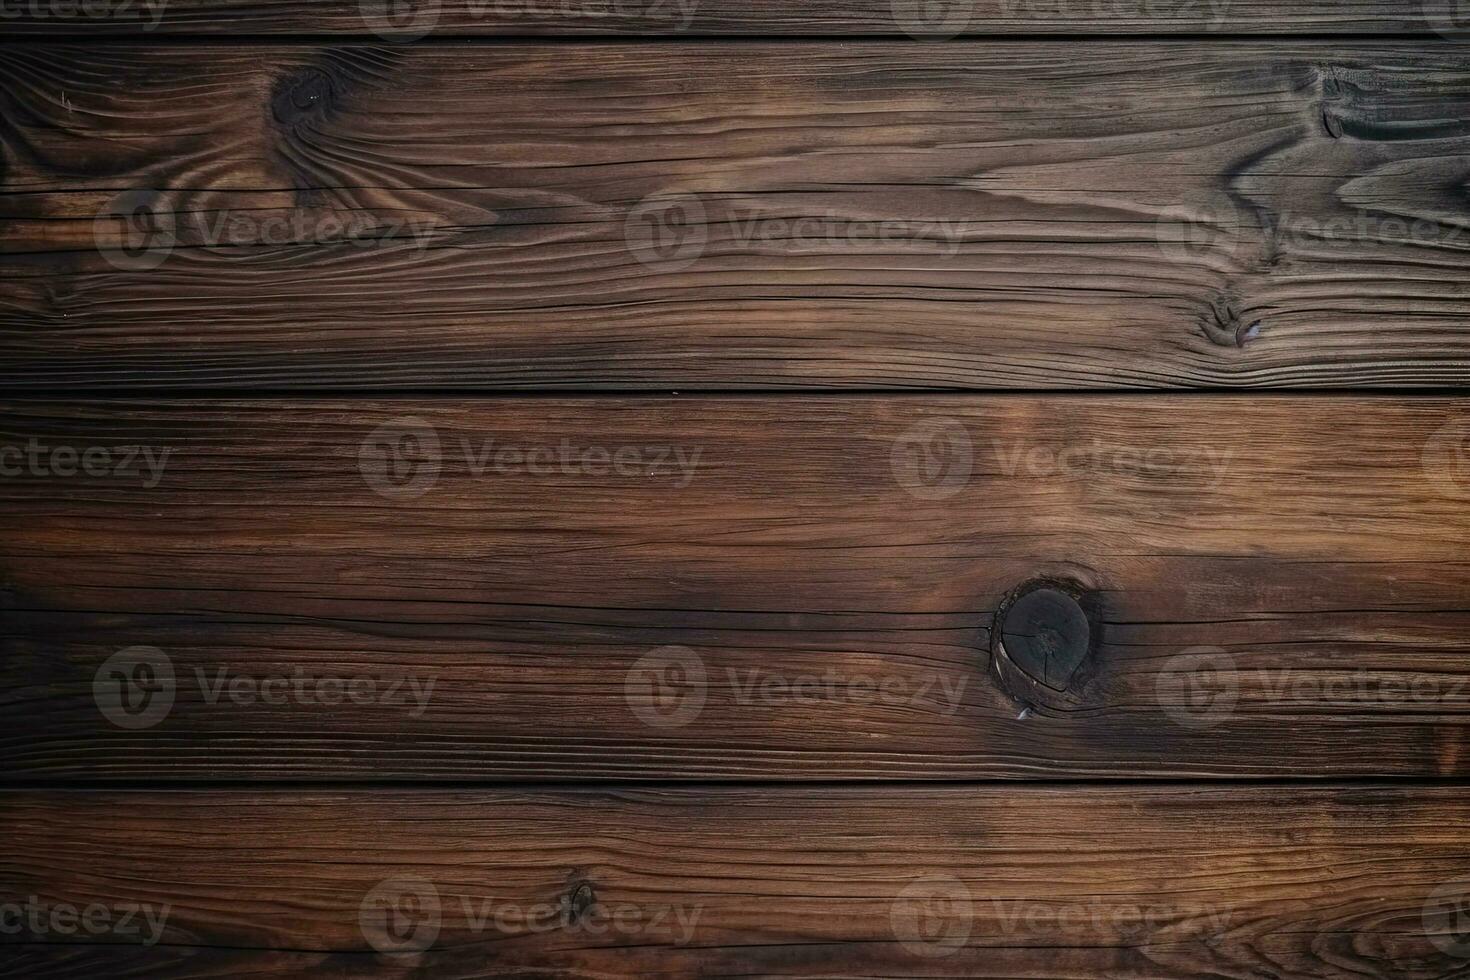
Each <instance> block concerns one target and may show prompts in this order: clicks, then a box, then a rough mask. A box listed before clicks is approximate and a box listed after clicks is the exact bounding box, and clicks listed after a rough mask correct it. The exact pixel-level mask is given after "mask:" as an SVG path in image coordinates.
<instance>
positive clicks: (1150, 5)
mask: <svg viewBox="0 0 1470 980" xmlns="http://www.w3.org/2000/svg"><path fill="white" fill-rule="evenodd" d="M4 26H5V30H6V31H7V33H14V34H62V35H64V34H76V35H96V34H115V35H126V34H134V35H137V34H142V35H150V36H154V35H159V34H202V35H211V34H222V35H287V36H289V35H302V34H306V35H313V34H340V35H355V36H371V37H375V38H381V39H384V40H388V41H394V42H406V41H413V40H419V39H421V38H425V37H433V36H446V35H447V36H456V35H458V36H472V35H572V36H576V35H619V34H622V35H635V36H645V37H646V36H650V35H664V36H677V35H681V34H684V35H688V34H710V35H730V36H740V35H769V34H795V35H827V36H842V35H899V36H907V37H912V38H916V39H919V40H943V39H945V38H948V37H952V36H955V35H959V34H1092V35H1112V34H1196V33H1200V34H1206V35H1228V34H1231V33H1238V34H1275V35H1280V34H1318V33H1334V34H1388V35H1392V34H1426V35H1428V34H1432V35H1435V36H1440V37H1464V36H1466V34H1467V33H1470V20H1467V19H1466V16H1465V13H1464V9H1463V7H1461V6H1458V5H1457V4H1456V3H1455V2H1454V0H1353V2H1332V0H1289V2H1282V0H1275V2H1269V0H1106V2H1101V0H1087V2H1083V0H942V2H939V3H933V4H928V5H925V4H921V3H920V2H918V0H796V2H793V0H412V2H407V3H401V4H396V5H389V4H387V3H386V2H381V3H378V2H373V0H362V2H359V0H167V2H164V0H87V2H85V3H83V2H81V0H75V2H70V3H68V2H62V0H52V2H49V3H43V2H40V0H30V2H28V3H26V4H20V3H13V4H11V5H9V6H8V7H7V8H6V9H5V19H4Z"/></svg>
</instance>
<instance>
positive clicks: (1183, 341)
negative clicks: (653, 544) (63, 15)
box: [0, 4, 1470, 392]
mask: <svg viewBox="0 0 1470 980" xmlns="http://www.w3.org/2000/svg"><path fill="white" fill-rule="evenodd" d="M1333 6H1334V9H1335V8H1337V6H1338V5H1333ZM185 9H187V8H185ZM313 9H316V6H315V4H314V5H313ZM1271 15H1272V17H1276V16H1277V15H1278V5H1275V4H1273V5H1271ZM1289 21H1290V18H1289V17H1286V16H1283V18H1282V22H1283V23H1287V22H1289ZM1467 56H1470V48H1467V47H1466V46H1465V45H1461V44H1449V43H1444V44H1438V45H1431V44H1426V43H1423V42H1412V43H1395V42H1387V41H1384V42H1375V43H1370V44H1364V43H1347V42H1341V41H1333V42H1325V41H1324V42H1301V41H1290V42H1282V43H1279V44H1274V43H1273V44H1271V45H1261V44H1259V43H1255V42H1250V43H1246V42H1235V41H1221V42H1219V43H1210V44H1202V43H1199V42H1197V41H1193V40H1191V41H1178V42H1167V41H1160V40H1138V41H1133V42H1117V41H1108V42H1099V43H1092V44H1087V45H1077V44H1074V43H1062V42H1012V43H990V42H986V43H980V42H960V43H954V44H946V45H922V44H914V43H898V42H892V41H875V42H870V43H863V44H846V45H837V44H832V43H830V42H829V43H785V44H772V43H749V44H746V43H740V44H709V43H680V42H671V43H661V44H656V45H651V44H642V45H633V44H623V43H610V44H594V45H577V46H567V45H549V44H535V43H508V44H493V45H456V44H436V45H429V46H421V47H414V48H402V47H393V46H386V47H385V46H379V47H372V48H367V47H350V46H349V47H326V48H317V47H309V46H308V47H301V46H293V47H272V46H259V45H230V46H224V47H221V46H213V47H199V46H195V45H189V44H183V45H169V46H150V45H136V46H135V45H128V46H117V47H108V46H105V45H104V46H95V45H94V46H89V47H69V46H58V45H49V44H45V45H26V46H19V45H12V46H9V47H4V48H3V49H0V106H3V107H4V110H5V111H4V118H5V122H4V124H3V130H0V137H3V157H4V162H3V169H4V172H3V174H0V189H3V193H0V221H3V223H4V226H5V229H6V237H5V241H4V243H3V245H0V250H3V253H4V254H3V255H0V385H4V386H6V387H7V388H8V389H10V390H27V389H29V390H38V389H48V390H56V389H57V388H58V387H61V386H81V387H83V388H85V389H86V390H88V391H94V392H95V391H96V390H97V386H99V385H100V386H108V387H117V388H137V387H140V386H143V387H150V388H151V387H155V386H189V387H196V388H197V387H214V386H221V387H243V388H248V387H260V386H267V387H275V388H300V389H306V388H319V387H321V386H355V387H369V388H371V387H389V386H399V387H402V386H421V387H426V388H443V387H449V388H530V387H535V388H548V387H568V388H573V387H599V388H634V389H636V388H649V387H652V388H664V389H667V388H673V389H676V390H685V389H688V388H764V389H772V388H790V387H794V386H801V387H813V386H817V387H826V386H831V387H943V388H971V389H976V388H1093V389H1096V388H1113V387H1129V388H1138V387H1147V388H1153V387H1177V386H1183V387H1200V386H1224V387H1235V386H1308V387H1321V386H1358V385H1363V386H1380V385H1393V386H1418V385H1453V384H1465V383H1470V294H1467V292H1466V289H1465V282H1466V279H1467V271H1470V260H1467V255H1470V249H1467V242H1470V215H1467V208H1466V196H1465V186H1466V182H1467V179H1470V127H1467V125H1466V124H1465V123H1464V122H1463V120H1464V119H1466V118H1470V68H1467V65H1470V57H1467ZM134 208H141V209H142V211H143V212H144V215H143V217H140V218H138V219H137V221H136V223H135V225H134V226H133V227H134V230H135V231H136V232H137V233H138V236H139V237H138V238H136V239H134V241H135V242H145V243H152V244H153V245H155V246H158V247H157V248H154V249H153V250H152V251H149V250H148V249H146V248H145V249H143V250H142V251H141V252H135V253H126V254H124V253H123V252H120V251H118V250H117V249H116V248H115V246H119V245H120V244H121V243H122V242H123V241H125V240H127V239H126V238H125V237H124V233H125V230H126V227H127V225H126V223H125V221H124V219H123V218H122V217H120V216H119V215H118V214H117V213H116V212H119V211H127V212H129V213H131V212H132V209H134ZM149 215H151V218H150V217H149ZM149 221H152V222H154V224H149V223H148V222H149ZM150 229H151V232H150ZM145 232H147V233H149V234H152V237H146V236H145ZM165 232H166V234H165ZM169 236H172V237H169ZM170 242H176V243H177V244H176V245H169V247H167V248H165V247H163V246H164V245H168V244H169V243H170ZM99 244H100V245H101V246H102V247H101V249H100V250H99V247H98V246H99ZM119 266H121V267H119Z"/></svg>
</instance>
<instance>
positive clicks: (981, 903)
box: [0, 786, 1470, 980]
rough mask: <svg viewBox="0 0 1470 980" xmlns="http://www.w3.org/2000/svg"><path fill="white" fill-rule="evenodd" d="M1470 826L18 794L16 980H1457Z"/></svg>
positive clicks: (750, 805)
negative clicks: (840, 979)
mask: <svg viewBox="0 0 1470 980" xmlns="http://www.w3.org/2000/svg"><path fill="white" fill-rule="evenodd" d="M1467 821H1470V803H1467V801H1466V798H1465V795H1464V794H1463V793H1461V792H1457V791H1456V790H1453V789H1448V788H1417V789H1416V788H1413V787H1399V788H1386V787H1381V786H1380V787H1334V788H1330V789H1327V788H1322V789H1302V788H1300V787H1273V788H1250V789H1244V788H1238V789H1221V788H1218V787H1215V788H1201V787H1166V788H1148V787H1138V786H1135V787H1128V788H1121V787H1120V788H1116V789H1107V788H1097V787H1093V788H1070V789H1069V788H1041V787H1032V788H1018V787H1005V788H1000V787H996V788H967V787H948V788H942V787H922V788H904V789H897V788H881V789H880V788H871V789H842V788H821V789H817V788H813V789H795V788H790V787H784V788H782V787H759V788H749V789H741V788H710V789H689V790H674V789H637V790H625V791H621V792H598V791H589V790H561V791H552V790H546V791H535V792H519V791H516V792H511V791H505V792H454V793H444V792H425V793H402V792H396V793H395V792H384V791H377V790H373V791H357V792H320V791H318V792H289V793H288V792H272V791H265V792H250V793H242V792H236V791H222V792H212V793H195V792H190V793H160V792H153V793H147V792H118V793H105V792H71V793H35V792H26V793H7V794H4V795H0V828H3V830H4V832H5V837H6V840H7V845H6V850H7V858H6V860H5V862H4V865H3V868H0V911H4V912H5V913H6V915H7V918H6V924H7V926H8V927H7V928H6V929H5V930H4V934H0V945H3V946H7V947H9V948H7V949H6V953H5V955H4V956H3V957H0V976H5V977H17V978H25V980H35V978H39V977H48V978H49V977H87V978H92V977H96V976H99V975H105V976H109V977H112V976H146V977H150V978H156V980H164V978H171V980H182V978H205V977H209V978H214V977H222V976H231V977H238V976H250V977H258V978H268V977H288V976H289V977H299V976H305V975H312V976H331V977H337V976H343V977H348V976H350V977H368V976H373V977H377V976H384V977H426V976H432V977H435V978H444V980H453V978H469V977H487V976H518V977H525V976H537V977H541V976H545V977H550V976H557V977H594V976H596V977H622V976H640V977H647V976H678V977H690V976H724V975H734V974H738V975H760V976H871V977H893V976H911V975H918V976H955V977H1006V978H1011V977H1023V976H1024V977H1052V978H1055V977H1068V978H1078V980H1082V978H1104V977H1106V978H1109V980H1157V978H1159V977H1232V978H1235V977H1240V978H1246V977H1272V978H1282V980H1287V978H1290V980H1300V978H1307V977H1331V978H1340V977H1346V976H1353V977H1392V978H1395V980H1429V978H1446V980H1447V978H1453V977H1463V976H1465V971H1466V969H1467V968H1470V963H1467V960H1470V934H1467V933H1466V931H1465V923H1464V919H1463V914H1462V913H1461V912H1460V908H1459V905H1460V904H1463V903H1464V901H1465V900H1466V892H1467V889H1470V848H1467V844H1466V841H1465V837H1464V827H1465V826H1466V823H1467ZM1100 828H1106V829H1105V830H1103V831H1100ZM1457 903H1459V904H1457ZM98 907H100V909H101V910H102V911H95V909H97V908H98ZM11 908H14V909H16V910H17V912H10V911H9V909H11ZM87 909H94V911H93V913H92V919H91V920H90V922H91V926H90V927H85V926H80V925H78V924H77V923H78V919H77V917H75V916H72V917H70V918H69V917H68V916H69V913H70V910H77V911H81V912H84V911H85V910H87ZM129 909H131V910H133V912H134V914H133V916H132V919H131V921H130V922H129V923H128V924H127V926H123V925H122V924H121V918H122V916H123V915H124V914H125V913H126V912H127V911H128V910H129ZM58 911H59V912H60V914H61V918H60V919H56V918H54V917H55V916H56V915H57V913H58ZM1457 913H1458V914H1459V915H1460V917H1459V918H1457ZM20 915H23V916H24V918H23V919H20V928H19V929H18V930H17V929H15V928H13V926H15V925H16V923H17V918H18V917H19V916H20ZM86 921H87V920H82V922H86ZM57 922H59V923H61V924H62V928H57V927H56V926H55V925H53V923H57ZM68 922H70V923H71V927H70V932H67V931H66V924H67V923H68ZM126 929H131V930H133V931H131V932H128V931H125V930H126Z"/></svg>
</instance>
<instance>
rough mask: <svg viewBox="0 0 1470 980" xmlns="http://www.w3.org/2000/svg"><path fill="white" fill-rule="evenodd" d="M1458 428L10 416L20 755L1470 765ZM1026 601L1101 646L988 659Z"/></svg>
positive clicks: (1379, 421) (1421, 769)
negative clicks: (1072, 615)
mask: <svg viewBox="0 0 1470 980" xmlns="http://www.w3.org/2000/svg"><path fill="white" fill-rule="evenodd" d="M1467 439H1470V414H1467V403H1466V402H1464V401H1461V400H1455V399H1444V398H1417V399H1410V398H1389V397H1381V396H1380V397H1301V396H1295V397H1293V396H1272V397H1254V398H1245V397H1232V396H1226V395H1220V396H1209V395H1197V396H1168V395H1160V396H1156V397H1151V398H1137V397H1128V396H1050V397H1044V396H891V397H878V396H864V397H847V398H841V397H804V398H794V397H773V396H767V397H760V398H754V397H739V396H728V397H697V398H687V397H679V398H638V399H632V398H613V397H604V398H583V399H557V398H497V399H488V400H468V401H461V400H442V399H441V400H432V399H406V400H398V399H395V400H377V401H372V400H313V401H296V402H292V401H246V400H242V401H217V402H198V401H189V402H185V401H178V402H171V401H143V400H129V401H115V402H105V401H99V402H40V401H36V402H31V401H16V402H11V403H9V404H7V405H6V406H5V408H4V413H3V416H0V463H3V464H4V465H5V466H6V468H7V478H6V479H4V480H0V510H3V512H4V513H5V515H6V518H5V521H4V522H3V525H0V587H3V588H0V601H3V607H0V644H3V646H0V723H3V724H0V728H3V731H0V768H3V771H4V775H5V777H6V778H9V779H12V780H36V779H48V780H49V779H93V778H98V779H150V780H152V779H158V780H186V779H233V778H240V779H245V778H249V779H254V778H272V779H310V778H353V779H378V778H381V779H388V780H413V781H423V780H443V779H459V780H471V779H473V780H496V779H498V780H505V779H510V780H536V779H611V778H627V777H648V778H655V777H657V778H670V779H699V778H714V777H717V778H732V779H746V778H791V779H838V778H912V779H918V778H936V779H954V778H973V777H1019V778H1028V777H1037V776H1045V777H1075V776H1106V777H1139V776H1143V777H1158V776H1167V777H1176V778H1178V777H1210V776H1220V777H1239V776H1255V777H1259V776H1295V777H1324V776H1373V775H1382V776H1390V775H1392V776H1418V777H1428V776H1455V777H1464V776H1466V775H1467V774H1470V752H1467V751H1466V733H1467V727H1466V726H1467V722H1470V659H1467V654H1470V604H1467V595H1470V547H1467V546H1470V465H1467V464H1466V458H1467V457H1466V452H1465V451H1466V445H1467ZM138 447H143V451H139V450H138ZM89 450H90V455H89ZM156 464H161V466H159V465H156ZM83 466H89V467H90V468H91V470H92V471H93V473H94V475H90V476H89V475H87V474H86V473H85V472H83V471H81V467H83ZM1036 579H1042V580H1047V581H1052V582H1055V583H1059V587H1060V588H1062V589H1063V590H1067V591H1068V592H1069V593H1070V594H1074V595H1077V596H1080V597H1081V602H1080V605H1081V606H1082V608H1083V609H1084V610H1085V611H1086V614H1087V615H1088V616H1089V617H1090V618H1091V619H1090V623H1091V625H1090V634H1088V633H1086V632H1085V631H1083V630H1081V629H1080V628H1078V626H1077V624H1075V623H1074V624H1072V625H1067V624H1066V623H1064V622H1063V623H1060V624H1059V625H1053V626H1051V627H1047V626H1046V622H1047V621H1049V620H1056V619H1057V618H1058V616H1057V614H1054V613H1042V612H1038V611H1037V606H1036V604H1035V603H1034V602H1032V603H1028V604H1027V605H1024V606H1018V611H1017V612H1016V613H1015V614H1014V615H1013V616H1008V617H1007V620H1006V621H1007V623H1008V624H1011V625H1008V627H1007V628H1008V629H1011V630H1012V632H1013V633H1015V634H1016V635H1017V636H1018V638H1019V639H1022V640H1024V639H1025V638H1027V637H1032V636H1038V637H1041V642H1042V644H1043V645H1042V646H1040V647H1037V646H1034V645H1032V646H1028V645H1027V644H1025V643H1020V642H1018V643H1017V644H1016V646H1017V653H1016V656H1015V657H1011V656H1010V655H1009V653H1006V654H1005V655H1003V656H1001V655H993V653H992V651H991V646H992V644H991V639H992V629H991V627H992V623H993V621H994V617H995V614H996V611H997V610H998V609H1002V608H1008V606H1009V600H1010V598H1011V597H1013V596H1014V595H1015V593H1016V590H1017V589H1018V587H1019V586H1022V585H1023V584H1024V583H1027V582H1028V581H1032V580H1036ZM1041 605H1042V606H1046V605H1047V603H1042V604H1041ZM1051 605H1056V603H1051ZM1028 610H1029V611H1028ZM1077 637H1082V639H1081V640H1077V639H1076V638H1077ZM1069 638H1070V639H1069ZM1077 642H1081V643H1082V644H1083V645H1084V647H1086V648H1088V649H1087V652H1086V655H1085V656H1084V657H1082V658H1081V659H1080V660H1067V657H1069V656H1070V654H1066V653H1065V649H1066V648H1067V645H1068V644H1075V643H1077ZM135 647H144V648H155V649H156V651H159V652H161V653H162V654H163V655H164V656H165V657H166V658H167V665H166V667H161V666H160V665H159V664H158V663H157V661H156V657H157V654H155V653H152V652H151V651H149V650H147V649H145V650H144V651H142V653H143V654H146V655H147V656H153V657H155V660H154V661H148V660H147V656H144V658H143V660H139V659H138V656H139V651H136V650H134V649H133V648H135ZM1022 647H1026V649H1024V650H1023V649H1021V648H1022ZM125 651H132V652H131V653H126V654H124V652H125ZM119 657H120V658H121V659H117V658H119ZM1053 657H1060V658H1061V659H1058V660H1055V662H1053V661H1051V659H1050V658H1053ZM129 658H132V659H129ZM150 664H151V666H150ZM1036 664H1040V666H1039V667H1037V666H1034V665H1036ZM1049 664H1050V665H1049ZM1028 665H1029V666H1030V669H1029V672H1028V669H1027V668H1028ZM165 669H167V670H172V672H173V675H174V684H173V687H172V688H171V689H170V690H169V691H168V692H167V693H168V695H169V697H171V698H172V701H171V703H170V704H166V705H164V707H163V708H162V709H160V710H162V711H163V713H162V714H159V715H156V716H155V715H151V714H147V712H150V711H153V710H155V709H154V708H153V705H154V704H155V703H162V702H163V697H162V694H160V699H159V701H158V702H154V701H151V700H150V698H151V696H152V695H151V694H150V692H160V691H161V690H162V689H161V688H159V687H158V684H159V683H160V673H161V672H162V671H163V670H165ZM149 670H152V671H153V673H152V674H149V673H148V671H149ZM139 671H141V672H142V673H139ZM298 678H299V679H300V680H299V682H298V680H297V679H298ZM323 682H325V684H326V686H322V684H323ZM430 685H432V687H430ZM303 691H304V693H303ZM107 698H111V701H110V702H109V701H107V700H106V699H107ZM124 700H126V701H127V703H126V704H124V703H123V701H124ZM104 704H106V705H108V708H109V710H108V711H104V710H103V705H104ZM119 711H120V712H122V714H121V717H122V720H121V721H117V722H116V723H114V721H110V720H109V717H111V718H114V719H116V718H118V717H119V714H118V712H119ZM109 712H111V714H109ZM137 719H141V723H139V724H135V723H134V722H135V721H136V720H137Z"/></svg>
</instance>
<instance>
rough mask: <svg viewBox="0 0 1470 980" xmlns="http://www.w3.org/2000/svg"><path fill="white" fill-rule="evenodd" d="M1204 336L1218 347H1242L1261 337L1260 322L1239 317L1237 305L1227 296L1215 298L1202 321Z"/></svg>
mask: <svg viewBox="0 0 1470 980" xmlns="http://www.w3.org/2000/svg"><path fill="white" fill-rule="evenodd" d="M1203 325H1204V331H1205V336H1206V337H1208V338H1209V340H1210V342H1211V343H1213V344H1217V345H1218V346H1220V347H1244V346H1245V345H1246V344H1248V343H1249V342H1251V341H1252V340H1255V339H1256V338H1257V337H1259V336H1260V335H1261V327H1262V326H1263V324H1262V322H1261V321H1260V320H1252V319H1250V318H1248V317H1243V316H1241V312H1240V307H1239V304H1238V303H1237V302H1236V301H1235V300H1234V299H1233V298H1231V297H1229V296H1223V295H1222V296H1217V297H1215V299H1213V300H1211V301H1210V308H1209V309H1208V310H1207V311H1206V312H1205V315H1204V319H1203Z"/></svg>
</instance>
